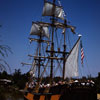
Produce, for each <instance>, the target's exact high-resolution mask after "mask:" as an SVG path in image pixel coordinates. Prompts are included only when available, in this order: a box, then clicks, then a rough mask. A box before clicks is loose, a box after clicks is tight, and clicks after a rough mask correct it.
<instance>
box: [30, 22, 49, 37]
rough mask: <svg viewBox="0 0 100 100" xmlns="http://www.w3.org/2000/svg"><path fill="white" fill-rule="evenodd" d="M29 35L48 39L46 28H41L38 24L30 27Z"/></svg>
mask: <svg viewBox="0 0 100 100" xmlns="http://www.w3.org/2000/svg"><path fill="white" fill-rule="evenodd" d="M30 34H31V35H39V36H40V35H41V36H45V37H47V38H49V29H48V27H46V26H41V25H40V24H39V23H35V22H33V23H32V27H31V32H30Z"/></svg>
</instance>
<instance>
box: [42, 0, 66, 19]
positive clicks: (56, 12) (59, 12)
mask: <svg viewBox="0 0 100 100" xmlns="http://www.w3.org/2000/svg"><path fill="white" fill-rule="evenodd" d="M42 15H43V16H55V17H57V18H61V19H62V20H64V12H63V9H62V7H61V6H57V5H54V4H52V3H50V2H45V4H44V7H43V14H42Z"/></svg>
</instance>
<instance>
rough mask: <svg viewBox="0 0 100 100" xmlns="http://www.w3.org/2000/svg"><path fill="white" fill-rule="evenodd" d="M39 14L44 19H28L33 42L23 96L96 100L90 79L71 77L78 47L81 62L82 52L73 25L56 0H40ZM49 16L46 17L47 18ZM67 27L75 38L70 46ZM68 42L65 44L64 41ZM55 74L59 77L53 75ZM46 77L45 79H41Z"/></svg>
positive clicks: (47, 99)
mask: <svg viewBox="0 0 100 100" xmlns="http://www.w3.org/2000/svg"><path fill="white" fill-rule="evenodd" d="M42 16H43V17H44V18H47V16H48V19H47V20H46V22H44V21H37V22H32V27H31V31H30V37H29V40H30V43H34V44H35V46H34V50H33V51H34V55H31V54H29V55H28V56H29V57H31V58H32V59H33V61H32V64H27V63H22V64H23V65H31V69H30V71H29V73H30V78H29V81H28V82H27V83H26V87H25V89H24V99H25V100H97V93H96V87H95V83H94V82H93V81H90V80H88V81H86V80H85V81H82V80H81V81H80V80H73V77H77V76H78V75H79V73H78V65H79V62H78V59H79V48H81V64H83V59H84V52H83V48H82V41H81V35H80V34H78V33H77V32H75V28H76V27H75V26H72V25H69V24H68V21H67V18H66V13H65V11H64V10H63V7H62V6H61V2H60V0H58V2H57V1H56V0H52V2H49V1H47V0H44V7H43V13H42ZM49 19H50V20H49ZM66 30H69V31H70V33H71V34H73V36H75V39H76V41H74V43H73V46H72V47H70V40H69V33H68V32H67V31H66ZM68 44H69V45H68ZM57 76H59V77H60V80H59V81H55V80H54V78H55V77H57ZM45 77H48V80H47V79H45V81H43V79H44V78H45Z"/></svg>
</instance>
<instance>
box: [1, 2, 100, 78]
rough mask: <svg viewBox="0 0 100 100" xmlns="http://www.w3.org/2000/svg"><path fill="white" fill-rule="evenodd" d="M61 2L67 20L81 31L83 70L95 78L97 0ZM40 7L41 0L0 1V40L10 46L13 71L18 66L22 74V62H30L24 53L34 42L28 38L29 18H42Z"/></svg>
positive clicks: (99, 37) (99, 63) (99, 33)
mask: <svg viewBox="0 0 100 100" xmlns="http://www.w3.org/2000/svg"><path fill="white" fill-rule="evenodd" d="M60 1H61V4H62V6H63V9H64V11H65V12H66V15H67V20H68V21H70V24H71V25H74V26H76V31H77V32H78V33H80V34H82V40H83V47H84V53H85V57H86V61H87V63H88V68H87V66H85V65H84V71H83V72H82V73H83V75H89V74H91V75H92V76H93V77H95V76H97V75H98V72H100V44H99V43H100V0H60ZM42 8H43V0H0V25H2V27H0V40H1V41H0V42H1V44H6V45H8V46H9V47H10V48H11V49H12V52H13V54H10V53H9V56H8V57H7V58H5V59H6V61H7V62H8V64H9V65H10V67H11V71H12V73H13V72H14V70H15V69H19V68H20V69H21V72H23V73H25V72H27V71H29V69H30V67H28V66H27V67H22V65H21V62H29V59H28V57H27V55H28V54H29V53H30V49H31V46H34V45H33V44H32V45H30V43H29V40H28V37H29V33H30V29H31V25H32V21H39V20H40V19H41V15H42ZM81 69H82V68H81ZM87 70H89V71H87Z"/></svg>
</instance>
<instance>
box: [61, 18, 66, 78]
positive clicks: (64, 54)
mask: <svg viewBox="0 0 100 100" xmlns="http://www.w3.org/2000/svg"><path fill="white" fill-rule="evenodd" d="M64 24H65V25H66V19H65V20H64ZM65 32H66V31H64V50H63V58H64V60H63V76H62V78H63V80H64V75H65V57H66V33H65Z"/></svg>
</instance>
